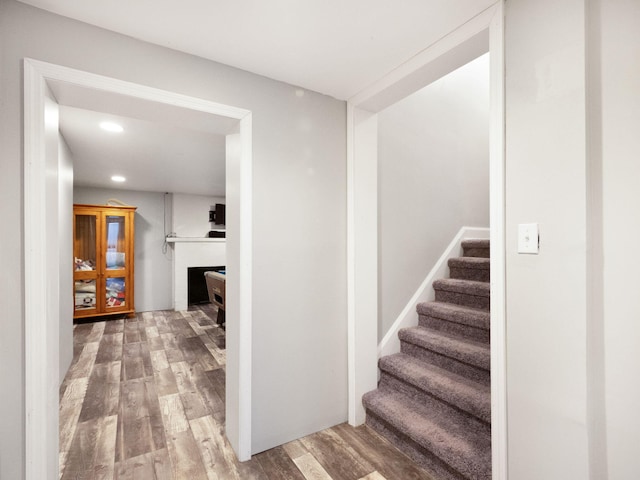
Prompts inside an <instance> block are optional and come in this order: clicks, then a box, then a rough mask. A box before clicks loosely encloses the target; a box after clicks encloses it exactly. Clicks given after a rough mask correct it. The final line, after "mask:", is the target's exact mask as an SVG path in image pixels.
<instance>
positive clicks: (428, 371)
mask: <svg viewBox="0 0 640 480" xmlns="http://www.w3.org/2000/svg"><path fill="white" fill-rule="evenodd" d="M379 367H380V370H382V371H383V372H387V373H388V374H390V375H393V376H394V377H396V378H398V379H400V380H402V381H403V382H405V383H408V384H410V385H412V386H414V387H416V388H418V389H420V390H422V391H424V392H427V393H428V394H429V395H431V396H433V397H436V398H438V399H440V400H442V401H445V402H447V403H448V404H450V405H453V406H454V407H457V408H459V409H460V410H463V411H465V412H467V413H469V414H471V415H474V416H475V417H477V418H479V419H481V420H484V421H485V422H487V423H490V422H491V396H490V395H491V394H490V387H489V386H488V385H482V384H480V383H477V382H474V381H473V380H470V379H468V378H465V377H462V376H460V375H457V374H455V373H452V372H449V371H447V370H444V369H441V368H438V367H436V366H434V365H430V364H428V363H425V362H423V361H421V360H419V359H417V358H415V357H412V356H410V355H406V354H404V353H396V354H393V355H389V356H386V357H383V358H381V359H380V361H379Z"/></svg>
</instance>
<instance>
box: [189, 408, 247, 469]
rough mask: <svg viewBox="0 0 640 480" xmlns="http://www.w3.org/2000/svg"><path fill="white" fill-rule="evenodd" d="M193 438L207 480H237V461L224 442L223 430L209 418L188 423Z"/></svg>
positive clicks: (201, 418)
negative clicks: (198, 450)
mask: <svg viewBox="0 0 640 480" xmlns="http://www.w3.org/2000/svg"><path fill="white" fill-rule="evenodd" d="M189 424H190V426H191V431H192V432H193V437H194V439H195V441H196V444H197V445H198V448H199V449H200V456H201V458H202V463H203V465H204V467H205V469H206V472H207V476H208V479H209V480H227V479H234V480H235V479H238V480H240V478H241V477H240V475H239V472H238V468H237V465H238V461H237V459H236V456H235V454H234V453H233V451H232V450H231V447H230V446H229V444H228V442H225V441H224V440H225V438H224V435H223V430H222V427H221V426H220V424H218V423H217V422H216V421H215V420H214V419H213V418H212V417H211V416H209V415H207V416H205V417H200V418H196V419H194V420H191V421H189Z"/></svg>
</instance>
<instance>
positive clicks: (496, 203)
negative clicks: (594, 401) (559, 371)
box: [489, 0, 508, 480]
mask: <svg viewBox="0 0 640 480" xmlns="http://www.w3.org/2000/svg"><path fill="white" fill-rule="evenodd" d="M503 8H504V7H503V3H502V0H501V1H500V2H499V3H498V4H497V9H496V11H495V13H494V15H493V17H492V18H491V23H490V25H489V51H490V52H491V58H490V60H489V61H490V65H489V70H490V78H491V82H490V104H491V106H490V114H489V115H490V117H489V122H490V126H489V138H490V141H489V148H490V153H489V157H490V162H489V170H490V171H489V184H490V187H489V217H490V224H491V233H490V239H491V454H492V478H493V479H494V480H507V478H508V463H507V461H508V458H507V373H506V370H507V332H506V330H507V323H506V286H507V279H506V244H505V235H506V225H505V222H506V219H505V206H506V200H505V190H506V181H505V121H506V120H505V113H504V108H505V104H504V95H505V93H504V74H505V70H504V9H503Z"/></svg>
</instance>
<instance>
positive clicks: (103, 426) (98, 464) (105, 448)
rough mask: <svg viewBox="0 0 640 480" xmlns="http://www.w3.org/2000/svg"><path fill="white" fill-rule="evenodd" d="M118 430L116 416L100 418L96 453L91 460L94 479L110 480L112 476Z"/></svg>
mask: <svg viewBox="0 0 640 480" xmlns="http://www.w3.org/2000/svg"><path fill="white" fill-rule="evenodd" d="M117 430H118V416H117V415H112V416H110V417H106V418H102V419H101V423H100V426H99V437H98V440H97V443H96V453H95V458H94V460H93V477H92V478H94V479H95V480H111V479H112V478H113V476H114V467H115V457H114V455H113V452H114V450H115V446H116V434H117Z"/></svg>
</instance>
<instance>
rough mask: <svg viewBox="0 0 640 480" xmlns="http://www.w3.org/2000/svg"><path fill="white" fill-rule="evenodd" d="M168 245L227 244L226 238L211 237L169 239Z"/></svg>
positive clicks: (167, 240)
mask: <svg viewBox="0 0 640 480" xmlns="http://www.w3.org/2000/svg"><path fill="white" fill-rule="evenodd" d="M165 240H166V242H167V243H216V242H226V241H227V239H226V238H209V237H167V238H166V239H165Z"/></svg>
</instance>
